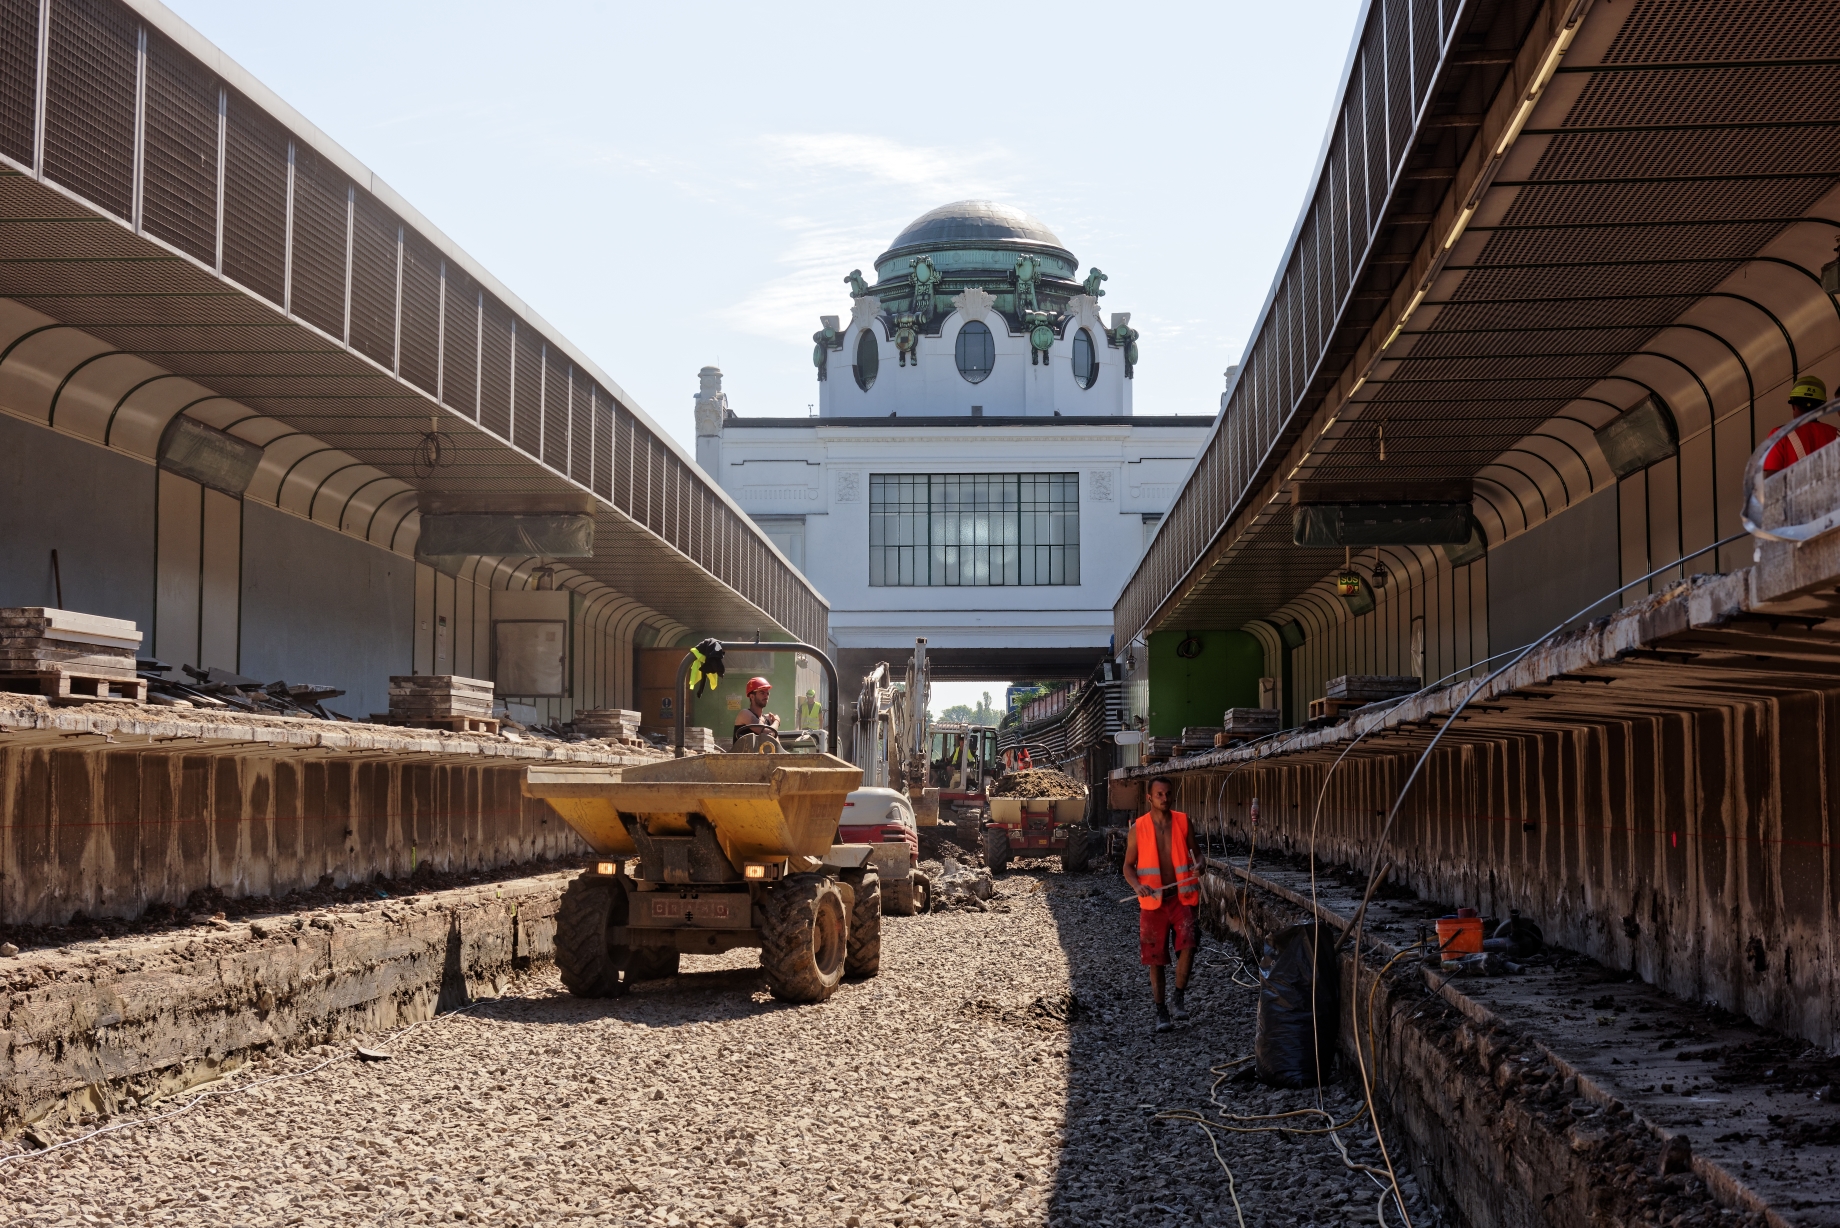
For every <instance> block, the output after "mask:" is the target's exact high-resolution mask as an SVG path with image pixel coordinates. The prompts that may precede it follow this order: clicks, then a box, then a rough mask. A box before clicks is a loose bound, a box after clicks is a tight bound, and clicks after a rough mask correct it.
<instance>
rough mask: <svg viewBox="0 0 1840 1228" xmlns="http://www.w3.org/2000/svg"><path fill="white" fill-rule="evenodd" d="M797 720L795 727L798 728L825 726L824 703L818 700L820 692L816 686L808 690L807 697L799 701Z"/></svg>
mask: <svg viewBox="0 0 1840 1228" xmlns="http://www.w3.org/2000/svg"><path fill="white" fill-rule="evenodd" d="M795 720H796V722H797V723H796V724H795V726H794V728H797V729H822V728H824V705H823V704H820V703H819V702H818V692H817V689H816V688H815V687H814V688H812V689H810V690H807V691H806V692H805V698H804V699H801V700H800V701H799V706H798V711H797V713H796V714H795Z"/></svg>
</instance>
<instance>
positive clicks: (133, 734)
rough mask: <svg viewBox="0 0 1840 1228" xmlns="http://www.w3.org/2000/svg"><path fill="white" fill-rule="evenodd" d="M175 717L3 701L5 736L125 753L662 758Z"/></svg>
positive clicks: (297, 722) (438, 735) (151, 710)
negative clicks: (229, 747) (174, 746)
mask: <svg viewBox="0 0 1840 1228" xmlns="http://www.w3.org/2000/svg"><path fill="white" fill-rule="evenodd" d="M176 711H179V710H177V709H173V708H167V707H159V706H156V705H152V704H134V703H94V704H80V705H70V706H66V705H62V704H58V705H54V704H52V702H51V701H50V700H48V699H45V698H43V697H40V696H32V695H12V694H8V695H4V696H0V733H4V732H13V731H19V732H27V731H38V732H45V733H54V734H60V735H72V734H84V733H88V734H95V735H98V736H100V737H103V738H105V739H108V740H111V741H120V742H122V743H124V744H126V745H133V744H134V743H135V742H147V741H158V742H169V741H180V740H184V741H195V742H198V743H200V744H201V749H210V748H211V744H213V743H237V744H238V749H239V750H240V751H249V752H259V753H268V754H273V753H276V752H286V751H290V750H344V751H369V752H377V751H395V752H399V753H402V754H405V755H416V756H441V757H453V758H465V759H520V760H546V761H551V762H555V761H561V762H566V763H584V764H590V763H591V764H605V765H609V766H623V765H628V764H635V763H650V762H652V761H653V760H654V759H656V758H657V756H656V755H655V754H653V755H647V754H644V753H639V752H635V751H622V750H616V749H613V748H612V747H609V746H605V745H601V746H595V745H592V744H587V743H577V742H550V741H538V740H534V739H533V740H528V741H526V740H523V739H518V740H516V741H513V740H512V739H511V738H509V737H507V736H505V735H503V734H462V733H450V732H447V731H445V730H435V729H416V730H410V729H407V728H403V727H400V726H395V725H366V724H359V723H356V722H352V723H347V722H344V721H321V720H314V719H312V718H311V717H300V716H266V715H263V716H252V715H248V714H244V713H218V712H215V711H213V712H208V713H192V714H188V715H186V716H176V715H174V713H175V712H176Z"/></svg>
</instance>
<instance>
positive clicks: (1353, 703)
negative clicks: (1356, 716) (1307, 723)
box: [1310, 699, 1373, 721]
mask: <svg viewBox="0 0 1840 1228" xmlns="http://www.w3.org/2000/svg"><path fill="white" fill-rule="evenodd" d="M1372 702H1373V700H1371V699H1312V700H1311V701H1310V719H1311V720H1313V721H1319V720H1322V719H1323V718H1325V717H1335V716H1340V715H1341V714H1342V713H1343V712H1352V711H1354V710H1355V709H1356V708H1365V707H1366V706H1367V705H1368V704H1370V703H1372Z"/></svg>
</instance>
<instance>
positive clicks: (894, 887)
mask: <svg viewBox="0 0 1840 1228" xmlns="http://www.w3.org/2000/svg"><path fill="white" fill-rule="evenodd" d="M914 911H915V910H914V876H913V875H912V874H909V875H908V876H907V877H906V878H886V879H883V880H882V915H883V916H884V917H911V916H913V915H914Z"/></svg>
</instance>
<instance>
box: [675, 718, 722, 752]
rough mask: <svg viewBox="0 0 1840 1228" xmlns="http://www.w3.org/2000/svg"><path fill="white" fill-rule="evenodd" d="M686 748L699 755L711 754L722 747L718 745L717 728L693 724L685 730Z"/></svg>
mask: <svg viewBox="0 0 1840 1228" xmlns="http://www.w3.org/2000/svg"><path fill="white" fill-rule="evenodd" d="M684 749H685V750H688V751H695V752H696V753H697V754H699V755H709V754H714V753H715V752H716V751H719V750H721V749H722V748H721V747H720V746H718V745H716V735H715V730H713V729H709V728H707V727H705V726H703V725H692V726H690V727H689V728H688V729H685V730H684Z"/></svg>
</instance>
